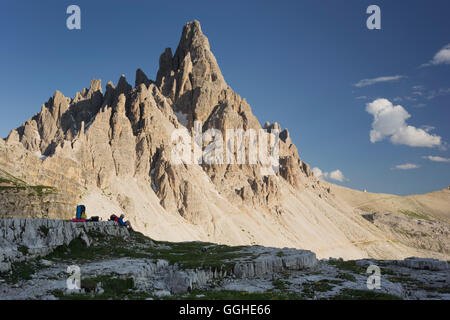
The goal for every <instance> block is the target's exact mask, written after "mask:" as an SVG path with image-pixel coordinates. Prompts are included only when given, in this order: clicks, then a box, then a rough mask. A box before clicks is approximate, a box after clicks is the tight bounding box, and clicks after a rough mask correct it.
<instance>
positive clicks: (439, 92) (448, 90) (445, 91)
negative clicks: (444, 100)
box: [427, 88, 450, 100]
mask: <svg viewBox="0 0 450 320" xmlns="http://www.w3.org/2000/svg"><path fill="white" fill-rule="evenodd" d="M448 94H450V88H440V89H439V90H431V91H430V92H429V93H428V96H427V99H428V100H431V99H434V98H436V97H440V96H445V95H448Z"/></svg>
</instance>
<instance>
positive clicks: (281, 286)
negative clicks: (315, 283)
mask: <svg viewBox="0 0 450 320" xmlns="http://www.w3.org/2000/svg"><path fill="white" fill-rule="evenodd" d="M290 284H291V283H290V282H289V281H286V280H281V279H277V280H273V281H272V285H273V287H274V288H275V289H277V290H286V289H287V288H289V285H290Z"/></svg>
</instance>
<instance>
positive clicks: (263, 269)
mask: <svg viewBox="0 0 450 320" xmlns="http://www.w3.org/2000/svg"><path fill="white" fill-rule="evenodd" d="M0 227H1V228H0V244H1V246H0V267H1V270H0V274H1V276H0V299H450V270H449V268H448V262H447V261H439V260H435V259H419V258H411V259H405V260H371V259H363V260H349V261H344V260H342V259H322V260H318V259H317V258H316V255H315V254H314V253H313V252H311V251H307V250H297V249H289V248H283V249H280V248H268V247H262V246H240V247H231V246H225V245H217V244H212V243H205V242H180V243H169V242H159V241H153V240H151V239H149V238H147V237H145V236H143V235H142V234H140V233H138V232H131V233H129V232H128V231H127V230H126V229H125V228H122V227H119V226H117V225H115V224H114V223H112V222H92V223H83V224H76V223H72V222H68V221H61V220H45V219H5V220H0ZM71 265H77V266H78V267H79V268H80V271H81V289H80V290H76V289H75V290H69V289H67V279H68V277H69V273H68V272H67V268H68V266H71ZM370 265H376V266H378V267H379V268H380V272H381V282H380V289H373V290H369V289H368V287H367V279H368V277H369V276H370V275H371V274H368V273H366V272H367V268H368V266H370Z"/></svg>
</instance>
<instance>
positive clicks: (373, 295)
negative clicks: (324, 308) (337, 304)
mask: <svg viewBox="0 0 450 320" xmlns="http://www.w3.org/2000/svg"><path fill="white" fill-rule="evenodd" d="M333 299H334V300H402V299H401V298H400V297H398V296H395V295H393V294H388V293H384V292H379V291H374V290H357V289H349V288H345V289H342V290H341V291H340V292H339V294H337V295H335V296H334V297H333Z"/></svg>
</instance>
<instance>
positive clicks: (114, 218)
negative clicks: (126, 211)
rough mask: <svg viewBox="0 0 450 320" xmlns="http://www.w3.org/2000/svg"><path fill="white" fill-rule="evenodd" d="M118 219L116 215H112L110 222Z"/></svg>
mask: <svg viewBox="0 0 450 320" xmlns="http://www.w3.org/2000/svg"><path fill="white" fill-rule="evenodd" d="M116 219H117V216H116V215H115V214H112V215H111V216H110V217H109V220H110V221H116Z"/></svg>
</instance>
